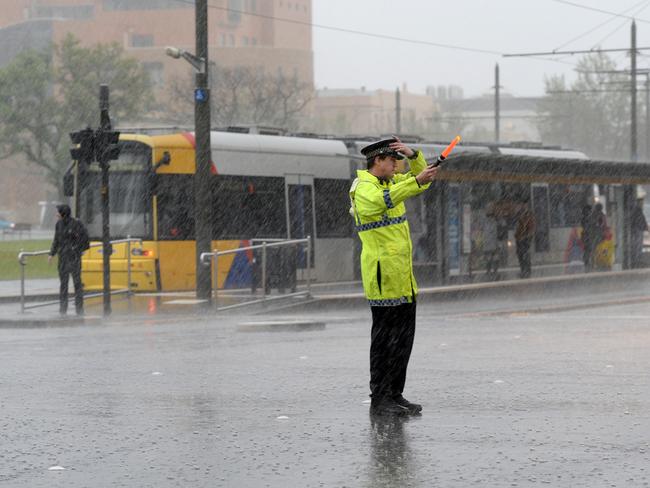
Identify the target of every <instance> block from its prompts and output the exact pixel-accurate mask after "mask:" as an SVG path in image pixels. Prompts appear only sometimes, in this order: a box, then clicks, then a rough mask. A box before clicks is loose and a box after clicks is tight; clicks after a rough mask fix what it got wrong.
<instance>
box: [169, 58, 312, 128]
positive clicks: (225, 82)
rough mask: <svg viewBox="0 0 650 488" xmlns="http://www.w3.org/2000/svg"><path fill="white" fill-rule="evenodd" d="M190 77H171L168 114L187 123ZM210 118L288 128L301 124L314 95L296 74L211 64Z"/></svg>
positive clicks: (224, 122)
mask: <svg viewBox="0 0 650 488" xmlns="http://www.w3.org/2000/svg"><path fill="white" fill-rule="evenodd" d="M192 84H193V82H192V81H190V80H175V81H174V82H173V83H172V86H171V92H172V97H171V98H172V100H173V103H170V105H169V110H168V111H169V114H170V116H171V117H173V118H175V119H176V120H178V121H179V122H181V123H190V121H191V120H192V113H193V106H194V105H193V103H194V102H193V100H192V97H191V94H192ZM210 89H211V100H210V106H211V112H210V114H211V118H212V124H213V125H216V126H231V125H249V124H251V125H271V126H276V127H282V128H285V129H289V130H297V129H300V127H301V120H300V119H301V116H302V115H303V114H304V111H305V108H306V106H307V105H308V104H309V102H310V101H311V100H312V99H313V98H314V91H313V88H312V87H311V85H309V84H308V83H304V82H302V81H300V80H299V79H298V78H297V77H290V78H287V77H284V76H282V75H279V76H272V75H270V74H268V73H266V72H264V71H262V70H256V69H253V68H249V67H235V68H223V67H218V66H215V65H211V70H210Z"/></svg>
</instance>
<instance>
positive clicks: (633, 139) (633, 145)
mask: <svg viewBox="0 0 650 488" xmlns="http://www.w3.org/2000/svg"><path fill="white" fill-rule="evenodd" d="M630 59H631V65H632V66H631V69H630V72H631V77H630V88H631V95H632V96H631V106H630V116H631V118H632V120H631V127H630V160H631V161H637V160H638V154H637V129H636V124H637V120H636V22H635V21H634V20H633V21H632V47H631V51H630Z"/></svg>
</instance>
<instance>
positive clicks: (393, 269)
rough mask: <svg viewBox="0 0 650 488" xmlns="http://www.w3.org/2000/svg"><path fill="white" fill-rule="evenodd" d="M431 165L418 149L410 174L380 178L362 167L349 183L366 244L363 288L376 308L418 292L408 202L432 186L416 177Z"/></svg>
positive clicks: (356, 219)
mask: <svg viewBox="0 0 650 488" xmlns="http://www.w3.org/2000/svg"><path fill="white" fill-rule="evenodd" d="M426 165H427V162H426V160H425V159H424V156H423V155H422V153H421V152H418V157H417V158H416V159H414V160H410V166H411V170H410V171H409V172H408V173H406V174H401V173H397V174H395V176H393V178H392V179H391V180H390V181H380V180H379V179H378V178H377V177H376V176H373V175H372V174H370V172H368V171H367V170H363V171H361V170H359V171H357V178H356V179H355V180H354V182H353V183H352V186H351V187H350V203H351V208H350V213H351V214H352V216H353V217H354V222H355V227H356V230H357V232H358V233H359V238H360V239H361V243H362V246H363V248H362V251H361V277H362V280H363V289H364V292H365V294H366V297H367V298H368V301H369V302H370V305H371V306H394V305H400V304H402V303H408V302H412V301H413V297H414V296H415V294H417V291H418V288H417V284H416V282H415V277H414V276H413V257H412V253H413V245H412V243H411V235H410V231H409V224H408V222H407V220H406V207H405V205H404V200H406V199H407V198H410V197H413V196H415V195H419V194H420V193H422V192H423V191H424V190H425V189H427V188H428V187H429V184H426V185H422V186H420V185H418V183H417V181H416V180H415V176H416V175H417V174H418V173H420V172H421V171H422V170H423V169H424V168H425V167H426Z"/></svg>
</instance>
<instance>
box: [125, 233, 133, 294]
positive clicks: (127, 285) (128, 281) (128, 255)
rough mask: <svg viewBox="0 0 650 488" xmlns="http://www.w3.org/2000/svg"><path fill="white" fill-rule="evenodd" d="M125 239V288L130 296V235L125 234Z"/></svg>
mask: <svg viewBox="0 0 650 488" xmlns="http://www.w3.org/2000/svg"><path fill="white" fill-rule="evenodd" d="M126 238H127V239H129V240H128V241H127V242H126V280H127V282H126V289H127V290H128V296H129V297H130V296H131V294H132V292H131V240H130V239H131V236H129V235H127V236H126Z"/></svg>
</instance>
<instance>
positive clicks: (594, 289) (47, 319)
mask: <svg viewBox="0 0 650 488" xmlns="http://www.w3.org/2000/svg"><path fill="white" fill-rule="evenodd" d="M27 289H28V296H27V298H26V303H27V309H26V310H25V312H24V313H21V308H20V287H19V282H9V281H3V282H0V328H10V327H56V326H63V325H65V326H76V325H89V324H94V323H103V322H107V321H108V322H115V321H118V322H123V321H125V320H127V321H128V323H136V322H143V321H151V320H152V319H153V320H155V321H156V322H157V321H161V320H162V321H167V320H169V321H177V320H179V319H180V318H181V317H199V316H202V315H204V316H214V315H215V314H216V315H225V314H230V315H237V314H239V315H241V314H248V315H259V314H264V315H270V314H309V313H310V312H316V311H321V310H324V309H325V310H343V309H351V308H366V307H367V301H366V299H365V296H364V294H363V290H362V287H361V283H360V282H344V283H316V284H312V285H311V293H310V294H309V296H305V295H303V296H283V295H281V294H279V293H277V292H275V291H274V292H273V293H272V295H270V297H271V298H273V300H272V301H271V302H266V303H255V304H251V305H244V306H241V307H234V308H232V309H230V310H227V311H225V310H224V311H222V310H217V309H216V307H215V303H214V301H213V302H212V303H211V304H208V303H206V302H205V301H202V300H197V299H196V297H195V294H194V292H166V293H141V294H134V295H133V296H132V297H130V298H128V297H126V296H125V295H116V296H113V297H112V300H111V302H112V313H111V315H110V316H108V317H104V316H103V301H102V297H101V296H100V297H93V298H87V299H86V303H85V309H86V315H85V316H84V317H79V318H78V317H76V316H75V315H74V312H73V313H72V314H69V315H67V316H64V317H61V316H59V314H58V305H57V304H56V297H57V293H58V281H57V280H34V281H32V282H30V283H29V286H28V287H27ZM298 291H304V292H306V288H305V285H299V287H298ZM260 293H261V292H260V291H258V295H251V293H250V290H226V291H223V290H220V291H219V294H218V303H217V304H216V305H217V306H218V307H227V306H232V305H237V304H242V305H243V304H245V303H248V302H250V301H251V300H255V299H258V300H259V299H260V298H261V295H260ZM418 301H419V303H423V304H438V305H440V306H441V307H442V308H444V309H445V310H447V311H450V310H451V311H457V312H458V313H462V312H463V310H464V308H465V307H466V305H467V302H468V301H481V302H482V306H481V310H482V312H481V313H482V314H486V313H487V314H491V313H494V314H503V313H536V312H540V311H549V310H551V311H562V310H579V309H586V308H593V307H598V306H602V305H606V304H625V303H639V302H646V301H650V269H640V270H628V271H611V272H600V273H587V274H585V273H581V274H568V275H559V276H537V277H533V278H529V279H525V280H522V279H512V278H510V279H502V280H500V281H479V282H474V283H459V284H452V285H447V286H422V287H420V292H419V295H418ZM39 302H41V303H40V304H42V302H50V304H49V305H45V306H38V305H39ZM34 305H37V306H36V307H33V306H34ZM70 310H72V311H73V310H74V307H73V306H71V307H70Z"/></svg>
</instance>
